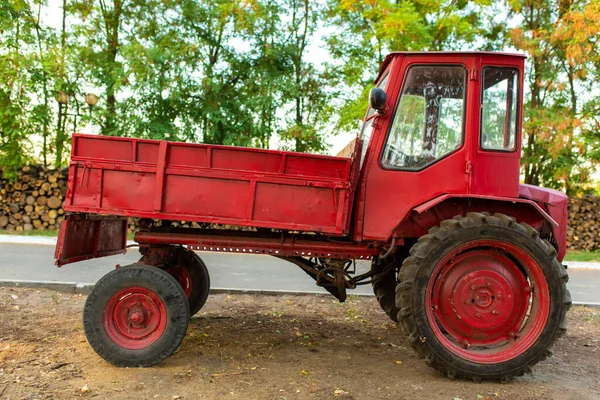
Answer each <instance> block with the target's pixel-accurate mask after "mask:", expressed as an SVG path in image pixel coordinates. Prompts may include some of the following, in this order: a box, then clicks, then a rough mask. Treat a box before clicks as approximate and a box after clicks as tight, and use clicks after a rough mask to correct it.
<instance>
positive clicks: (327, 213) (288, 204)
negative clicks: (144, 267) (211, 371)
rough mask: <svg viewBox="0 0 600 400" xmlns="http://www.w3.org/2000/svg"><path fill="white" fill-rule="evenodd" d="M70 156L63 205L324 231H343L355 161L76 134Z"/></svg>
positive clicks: (84, 209) (75, 208)
mask: <svg viewBox="0 0 600 400" xmlns="http://www.w3.org/2000/svg"><path fill="white" fill-rule="evenodd" d="M71 160H72V163H71V167H70V176H71V179H70V180H69V190H68V192H67V197H66V203H65V210H66V211H69V212H80V213H96V214H110V215H122V216H133V217H146V218H157V219H165V220H186V221H197V222H209V223H220V224H234V225H241V226H257V227H267V228H277V229H286V230H302V231H316V232H324V233H328V234H331V235H345V234H347V233H348V227H349V225H350V221H349V219H350V213H349V212H348V210H350V209H352V204H351V203H352V200H353V198H354V196H353V191H354V185H353V184H352V177H353V176H354V175H356V173H353V168H355V167H353V166H354V165H356V162H357V161H358V160H353V159H352V158H341V157H329V156H321V155H308V154H301V153H290V152H282V151H272V150H262V149H249V148H240V147H224V146H208V145H202V144H187V143H170V142H169V143H167V142H164V141H163V142H156V141H148V140H138V139H127V138H114V137H102V136H89V135H80V134H78V135H74V136H73V150H72V155H71ZM355 161H356V162H355Z"/></svg>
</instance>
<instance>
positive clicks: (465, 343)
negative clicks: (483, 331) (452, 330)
mask: <svg viewBox="0 0 600 400" xmlns="http://www.w3.org/2000/svg"><path fill="white" fill-rule="evenodd" d="M463 346H465V349H468V348H469V347H470V346H471V343H469V342H467V341H466V340H463Z"/></svg>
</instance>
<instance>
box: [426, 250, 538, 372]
mask: <svg viewBox="0 0 600 400" xmlns="http://www.w3.org/2000/svg"><path fill="white" fill-rule="evenodd" d="M426 306H427V316H428V319H429V322H430V324H431V326H432V327H433V331H434V334H435V335H436V337H437V339H438V340H440V341H441V342H442V344H444V345H445V346H446V347H447V348H449V349H450V350H451V351H452V352H454V353H455V354H457V355H459V356H460V357H463V358H465V359H468V360H471V361H475V362H481V363H496V362H502V361H506V360H509V359H511V358H514V357H516V356H517V355H519V354H521V353H523V352H524V351H525V350H527V349H528V348H529V347H530V346H531V345H533V343H534V342H535V340H537V338H538V337H539V335H540V333H541V331H542V329H543V327H544V325H545V323H546V321H547V318H548V312H549V290H548V285H547V283H546V280H545V277H544V274H543V271H542V270H541V269H540V267H539V265H537V263H536V262H535V260H533V258H532V257H531V256H530V255H529V254H527V253H526V252H524V251H523V250H522V249H520V248H518V247H516V246H513V245H511V244H508V243H505V242H501V241H496V240H478V241H474V242H471V243H468V244H467V245H466V246H462V247H460V248H458V249H456V250H455V251H454V252H451V254H449V255H448V256H446V257H445V258H444V260H442V262H441V263H440V264H439V265H438V266H437V267H436V268H435V270H434V272H433V276H432V279H431V280H430V282H429V285H428V291H427V300H426Z"/></svg>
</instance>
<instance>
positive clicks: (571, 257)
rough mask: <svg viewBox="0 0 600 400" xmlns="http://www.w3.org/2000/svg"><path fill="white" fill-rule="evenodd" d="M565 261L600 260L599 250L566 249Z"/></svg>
mask: <svg viewBox="0 0 600 400" xmlns="http://www.w3.org/2000/svg"><path fill="white" fill-rule="evenodd" d="M565 261H600V252H597V251H575V250H574V251H568V252H567V255H566V256H565Z"/></svg>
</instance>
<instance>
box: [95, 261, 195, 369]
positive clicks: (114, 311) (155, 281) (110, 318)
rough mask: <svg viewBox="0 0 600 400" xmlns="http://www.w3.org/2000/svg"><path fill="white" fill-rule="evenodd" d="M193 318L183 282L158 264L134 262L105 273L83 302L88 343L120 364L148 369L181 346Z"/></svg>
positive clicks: (119, 365)
mask: <svg viewBox="0 0 600 400" xmlns="http://www.w3.org/2000/svg"><path fill="white" fill-rule="evenodd" d="M189 319H190V316H189V309H188V304H187V299H186V296H185V293H184V292H183V289H182V288H181V286H180V285H179V283H178V282H177V281H176V280H175V279H174V278H173V277H172V276H170V275H169V274H168V273H166V272H165V271H162V270H160V269H158V268H155V267H151V266H147V265H140V264H134V265H130V266H127V267H123V268H118V269H116V270H114V271H112V272H109V273H108V274H106V275H105V276H104V277H102V278H101V279H100V280H99V281H98V283H97V284H96V285H95V286H94V289H93V290H92V292H91V293H90V295H89V296H88V298H87V301H86V302H85V307H84V310H83V327H84V331H85V336H86V338H87V340H88V342H89V344H90V346H91V347H92V348H93V349H94V351H96V353H98V355H99V356H100V357H102V358H103V359H105V360H106V361H108V362H109V363H111V364H113V365H116V366H118V367H149V366H153V365H156V364H158V363H160V362H161V361H163V360H165V359H166V358H167V357H169V356H170V355H171V354H173V353H174V352H175V351H176V350H177V348H178V347H179V346H180V344H181V342H182V341H183V338H184V337H185V334H186V331H187V327H188V321H189Z"/></svg>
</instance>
